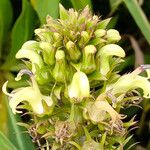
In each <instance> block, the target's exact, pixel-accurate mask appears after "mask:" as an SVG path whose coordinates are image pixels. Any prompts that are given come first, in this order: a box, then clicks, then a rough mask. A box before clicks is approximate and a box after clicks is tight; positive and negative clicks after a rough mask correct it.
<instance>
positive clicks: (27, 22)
mask: <svg viewBox="0 0 150 150" xmlns="http://www.w3.org/2000/svg"><path fill="white" fill-rule="evenodd" d="M59 3H62V4H63V5H64V7H65V8H71V7H73V8H75V9H77V10H80V9H82V8H84V7H85V6H86V5H89V6H90V7H91V9H92V10H93V13H95V14H98V15H100V16H101V18H102V19H104V18H108V17H113V18H112V19H111V22H110V24H109V26H108V27H109V28H116V29H117V30H119V31H120V33H121V35H122V41H121V42H120V45H121V46H122V47H123V48H124V49H125V50H126V53H127V57H126V61H125V63H124V64H123V65H122V66H121V67H120V69H121V71H122V72H121V73H124V72H129V71H131V70H132V69H134V67H137V66H138V65H140V64H143V63H150V52H149V51H150V46H149V44H150V24H149V19H150V0H138V1H137V0H30V1H29V0H22V1H21V0H0V88H1V87H2V85H3V83H4V82H5V81H6V80H9V81H10V83H9V88H10V89H12V88H16V87H19V86H21V85H24V84H25V83H24V82H18V84H16V82H14V77H15V75H16V73H17V71H18V70H19V69H20V68H22V67H23V64H22V63H21V62H18V61H17V60H16V59H15V54H16V52H17V51H18V50H19V49H20V47H21V45H22V44H23V43H24V42H25V41H27V40H30V39H33V38H34V29H35V28H37V27H39V26H40V25H41V24H43V23H44V22H45V17H46V16H47V14H49V15H51V16H52V17H54V18H58V17H59V16H58V14H59V12H58V4H59ZM7 101H8V100H7V99H6V97H5V96H4V95H3V93H2V92H1V90H0V114H1V115H0V146H1V148H2V149H4V150H5V149H7V150H12V149H13V150H16V149H19V150H25V149H28V148H29V149H35V148H34V146H33V144H32V141H31V140H30V137H29V135H28V134H27V133H26V132H25V130H24V129H23V128H20V127H19V126H17V124H16V122H18V121H19V120H20V119H23V120H25V119H26V118H24V117H21V118H20V117H19V116H14V115H13V114H12V112H11V111H10V109H9V107H8V103H7ZM141 106H142V107H143V109H141V108H137V107H131V108H129V109H128V110H125V111H126V113H127V114H128V116H129V118H131V117H133V116H134V115H136V114H137V115H136V120H137V121H139V120H140V121H139V129H135V130H134V131H132V132H131V134H134V136H133V138H132V139H131V140H130V143H129V144H130V145H131V144H134V143H137V142H140V143H139V144H136V145H135V146H134V147H132V149H142V148H144V149H150V139H149V137H148V136H149V134H150V131H149V123H150V117H149V115H148V113H149V112H150V102H149V100H145V101H143V103H141Z"/></svg>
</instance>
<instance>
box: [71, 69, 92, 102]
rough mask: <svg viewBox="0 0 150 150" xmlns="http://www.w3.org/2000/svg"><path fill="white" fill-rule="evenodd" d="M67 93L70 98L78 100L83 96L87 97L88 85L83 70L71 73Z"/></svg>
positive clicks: (88, 93) (88, 92)
mask: <svg viewBox="0 0 150 150" xmlns="http://www.w3.org/2000/svg"><path fill="white" fill-rule="evenodd" d="M68 95H69V97H70V98H71V99H76V100H77V101H78V102H80V101H81V100H82V99H83V98H85V97H89V95H90V85H89V80H88V78H87V76H86V74H85V73H84V72H81V71H77V72H76V73H75V74H74V75H73V79H72V82H71V84H70V86H69V87H68Z"/></svg>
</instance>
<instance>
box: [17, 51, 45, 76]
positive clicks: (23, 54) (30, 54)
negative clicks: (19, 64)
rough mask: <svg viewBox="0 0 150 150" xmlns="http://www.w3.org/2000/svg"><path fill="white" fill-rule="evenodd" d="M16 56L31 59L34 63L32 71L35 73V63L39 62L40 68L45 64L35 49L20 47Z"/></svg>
mask: <svg viewBox="0 0 150 150" xmlns="http://www.w3.org/2000/svg"><path fill="white" fill-rule="evenodd" d="M16 58H17V59H22V58H27V59H29V60H30V61H31V63H32V72H34V73H35V71H36V69H35V64H37V65H38V66H39V68H42V66H43V65H44V64H43V60H42V58H41V56H40V55H39V54H38V53H37V52H36V51H33V50H28V49H20V50H19V51H18V52H17V54H16Z"/></svg>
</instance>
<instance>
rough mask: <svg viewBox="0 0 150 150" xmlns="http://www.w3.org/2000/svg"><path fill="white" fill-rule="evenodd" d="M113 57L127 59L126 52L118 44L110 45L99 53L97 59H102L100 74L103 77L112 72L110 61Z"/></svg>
mask: <svg viewBox="0 0 150 150" xmlns="http://www.w3.org/2000/svg"><path fill="white" fill-rule="evenodd" d="M112 56H118V57H125V52H124V50H123V49H122V48H121V47H120V46H118V45H116V44H108V45H106V46H103V47H102V48H101V49H100V50H99V51H98V53H97V57H98V58H99V59H100V72H101V73H102V74H103V75H106V74H107V73H108V72H109V70H110V65H109V59H110V58H111V57H112Z"/></svg>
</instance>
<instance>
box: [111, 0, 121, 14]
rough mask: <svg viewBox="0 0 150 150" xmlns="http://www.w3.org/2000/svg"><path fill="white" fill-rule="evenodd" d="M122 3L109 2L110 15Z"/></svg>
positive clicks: (118, 1)
mask: <svg viewBox="0 0 150 150" xmlns="http://www.w3.org/2000/svg"><path fill="white" fill-rule="evenodd" d="M122 2H123V1H122V0H109V4H110V8H111V11H110V14H113V13H114V12H115V11H116V10H117V8H118V7H119V5H120V4H121V3H122Z"/></svg>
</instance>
